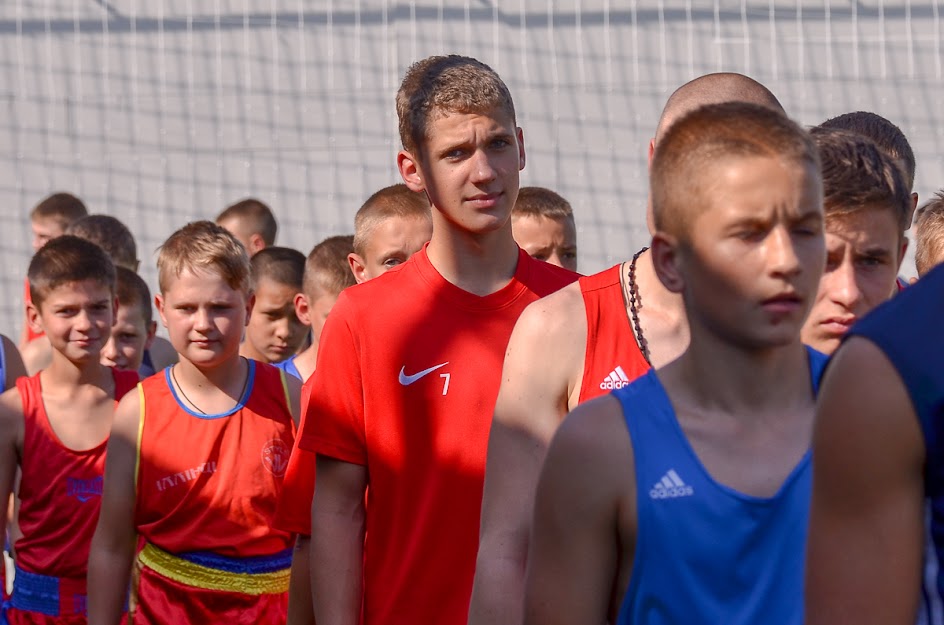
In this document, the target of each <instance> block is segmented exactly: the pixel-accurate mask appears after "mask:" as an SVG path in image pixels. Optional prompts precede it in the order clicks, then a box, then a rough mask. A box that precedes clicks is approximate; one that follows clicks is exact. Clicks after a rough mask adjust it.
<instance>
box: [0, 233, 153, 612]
mask: <svg viewBox="0 0 944 625" xmlns="http://www.w3.org/2000/svg"><path fill="white" fill-rule="evenodd" d="M28 275H29V281H30V291H31V293H32V302H31V303H30V304H29V307H28V312H29V321H30V324H31V325H32V326H33V328H34V329H35V330H43V331H45V335H46V336H47V337H48V339H49V342H50V344H51V346H52V361H51V363H50V365H49V367H48V368H46V369H44V370H43V371H41V372H39V373H37V374H36V375H34V376H33V377H30V378H26V377H23V378H20V379H19V380H18V381H17V383H16V388H15V389H11V390H10V391H8V392H7V393H4V395H3V396H2V397H0V501H4V502H5V501H7V498H8V496H9V494H10V492H11V489H12V488H13V479H14V475H15V473H16V469H17V466H19V469H20V472H21V476H22V477H21V480H20V483H19V490H18V495H19V500H20V506H19V513H18V519H17V522H18V528H19V532H20V538H19V539H18V540H17V541H16V545H15V548H16V566H17V573H16V577H15V579H14V585H13V595H12V598H11V602H10V605H9V609H8V610H7V612H6V621H5V622H7V621H8V622H9V623H11V624H19V623H49V624H54V623H81V622H84V620H85V610H86V581H85V576H86V564H87V561H88V553H89V544H90V541H91V538H92V531H93V530H94V527H95V523H96V521H97V518H98V511H99V504H100V501H101V494H102V475H103V471H104V464H105V441H106V440H107V439H108V434H109V430H110V428H111V424H112V419H113V416H114V413H115V404H116V402H117V400H119V399H120V398H121V397H122V395H124V394H125V393H126V392H127V391H129V390H130V389H132V388H133V387H134V385H135V384H136V383H137V381H138V376H137V374H136V373H134V372H123V371H117V370H114V369H112V368H109V367H106V366H103V365H101V364H100V363H99V358H100V352H101V349H102V347H103V346H104V345H105V342H106V341H107V340H108V337H109V333H110V331H111V326H112V318H113V315H114V310H115V296H114V290H115V269H114V266H113V265H112V262H111V260H110V259H109V258H108V256H107V255H106V254H105V252H104V251H103V250H102V249H101V248H99V247H98V246H97V245H95V244H93V243H90V242H88V241H85V240H83V239H80V238H77V237H73V236H69V235H62V236H59V237H57V238H55V239H54V240H52V241H50V242H48V243H47V244H46V245H45V246H43V247H42V248H41V249H40V250H39V251H38V252H37V253H36V254H35V255H34V257H33V260H32V262H31V263H30V268H29V274H28ZM5 520H6V519H5V515H3V517H2V518H0V524H4V523H5ZM3 534H4V532H3V528H2V527H0V535H3ZM122 598H123V597H122Z"/></svg>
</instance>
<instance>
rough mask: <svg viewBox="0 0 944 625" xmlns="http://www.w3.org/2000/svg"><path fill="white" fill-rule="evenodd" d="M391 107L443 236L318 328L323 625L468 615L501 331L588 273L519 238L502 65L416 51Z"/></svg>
mask: <svg viewBox="0 0 944 625" xmlns="http://www.w3.org/2000/svg"><path fill="white" fill-rule="evenodd" d="M397 110H398V113H399V116H400V135H401V140H402V141H403V146H404V149H403V150H402V151H401V152H400V153H399V155H398V157H397V162H398V165H399V169H400V173H401V175H402V177H403V179H404V181H405V182H406V184H407V185H408V186H409V187H410V188H411V189H413V190H414V191H425V192H426V194H427V196H428V197H429V199H430V203H431V205H432V207H433V210H432V215H433V235H432V239H431V240H430V243H429V244H428V245H427V246H426V247H425V248H424V250H423V251H421V252H420V253H418V254H416V255H415V256H413V257H412V258H411V259H410V260H409V261H407V262H406V263H404V264H403V265H401V266H400V267H398V268H396V269H394V270H392V271H390V272H388V273H387V274H385V275H383V276H381V277H379V278H377V279H375V280H372V281H370V282H367V283H365V284H361V285H358V286H355V287H352V288H350V289H348V290H346V291H345V292H344V293H342V294H341V297H340V298H339V299H338V302H337V304H336V305H335V308H334V309H333V310H332V311H331V315H330V316H329V317H328V321H327V323H326V325H325V329H324V331H323V333H322V337H321V348H320V351H319V354H318V366H317V368H316V370H315V374H314V376H313V377H312V379H311V380H310V382H309V383H310V384H311V385H312V389H311V395H310V399H309V404H308V410H307V413H306V422H305V428H304V430H303V432H302V440H301V442H300V446H301V447H302V448H308V449H311V450H314V451H315V452H316V453H317V454H318V459H317V473H318V484H317V487H316V489H315V498H314V505H313V507H312V537H311V541H312V552H311V553H312V562H311V575H312V592H313V595H314V609H315V617H316V620H317V622H318V624H319V625H340V624H347V625H354V624H356V623H358V621H359V620H360V619H361V618H362V619H363V623H365V625H373V624H379V623H383V624H384V625H396V624H399V623H410V624H411V625H412V624H414V623H426V624H433V625H435V624H437V623H443V624H446V623H448V624H453V623H460V622H464V621H465V619H466V616H467V613H468V606H469V595H470V592H471V588H472V574H473V570H474V567H475V553H476V549H477V544H478V525H479V511H480V510H479V508H480V503H481V497H482V482H483V478H484V471H485V448H486V443H487V439H488V431H489V427H490V424H491V416H492V410H493V408H494V405H495V398H496V396H497V394H498V385H499V382H500V378H501V368H502V359H503V357H504V353H505V346H506V344H507V342H508V337H509V336H510V334H511V330H512V327H513V326H514V323H515V320H516V319H517V318H518V315H519V314H520V312H521V310H522V309H523V308H524V307H525V306H526V305H527V304H529V303H530V302H532V301H534V300H535V299H537V298H539V297H542V296H544V295H546V294H548V293H550V292H552V291H554V290H556V289H558V288H560V287H562V286H564V285H566V284H568V283H570V282H572V281H573V280H574V279H575V278H576V275H575V274H573V273H571V272H569V271H566V270H563V269H560V268H558V267H554V266H552V265H549V264H547V263H544V262H541V261H536V260H533V259H531V258H530V257H529V256H528V255H527V254H526V253H525V252H523V251H521V250H519V248H518V246H517V245H516V244H515V242H514V239H513V238H512V232H511V223H510V219H509V217H510V213H511V209H512V206H514V203H515V198H516V196H517V193H518V172H519V171H520V170H521V168H523V167H524V163H525V153H524V144H523V136H522V133H521V130H520V129H519V128H517V127H516V125H515V116H514V105H513V103H512V100H511V95H510V94H509V92H508V89H507V87H506V86H505V85H504V83H503V82H502V81H501V79H500V78H499V77H498V76H497V75H496V74H495V72H494V71H492V70H491V69H490V68H489V67H487V66H486V65H484V64H482V63H480V62H478V61H476V60H474V59H470V58H466V57H458V56H450V57H432V58H428V59H425V60H423V61H420V62H418V63H416V64H414V65H413V66H412V67H411V68H410V70H409V71H408V72H407V75H406V77H405V78H404V80H403V83H402V85H401V88H400V91H399V93H398V95H397ZM368 486H369V488H368ZM365 491H366V492H367V501H366V507H365V500H364V494H365ZM365 532H366V537H365ZM362 611H363V615H362Z"/></svg>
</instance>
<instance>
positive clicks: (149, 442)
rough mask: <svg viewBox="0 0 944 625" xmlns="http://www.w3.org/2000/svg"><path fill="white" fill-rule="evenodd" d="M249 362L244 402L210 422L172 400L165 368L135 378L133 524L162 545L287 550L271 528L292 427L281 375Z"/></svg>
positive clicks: (282, 535)
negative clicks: (137, 426) (137, 417)
mask: <svg viewBox="0 0 944 625" xmlns="http://www.w3.org/2000/svg"><path fill="white" fill-rule="evenodd" d="M249 363H250V367H251V369H250V376H251V380H250V382H249V388H248V389H247V395H248V399H247V400H244V402H245V405H243V404H240V405H239V406H237V407H236V408H234V409H233V411H231V412H230V413H227V414H224V415H211V416H210V417H209V418H208V417H201V416H196V415H193V414H192V413H190V412H189V411H187V410H186V409H185V408H183V407H182V406H181V404H180V403H178V401H177V399H176V398H175V396H174V393H173V391H172V390H171V386H170V379H169V378H170V369H165V370H164V374H163V375H154V376H151V377H149V378H147V379H146V380H144V381H143V382H141V388H142V390H143V402H144V409H143V411H142V418H143V419H144V425H143V428H142V434H141V438H140V440H139V460H138V492H137V501H136V504H135V526H136V528H137V531H138V533H139V534H140V535H141V536H142V537H143V538H144V539H145V540H147V541H148V542H150V543H153V544H154V545H156V546H158V547H160V548H161V549H163V550H165V551H168V552H170V553H185V552H190V551H212V552H214V553H217V554H219V555H223V556H227V557H231V558H244V557H249V556H259V555H270V554H274V553H277V552H280V551H283V550H285V549H287V548H289V547H290V546H291V536H290V534H289V533H288V532H282V531H277V530H273V529H272V528H271V527H270V525H271V524H272V520H273V516H274V514H275V506H276V503H277V501H278V496H279V491H280V490H281V487H282V478H283V476H284V474H285V468H286V465H287V464H288V456H289V453H290V450H291V448H292V443H293V442H294V439H295V425H294V422H293V421H292V414H291V409H290V408H289V406H288V404H287V403H286V397H285V390H284V388H283V385H282V375H283V373H282V372H281V371H279V370H278V369H276V368H275V367H272V366H269V365H265V364H262V363H258V362H255V361H252V360H250V361H249Z"/></svg>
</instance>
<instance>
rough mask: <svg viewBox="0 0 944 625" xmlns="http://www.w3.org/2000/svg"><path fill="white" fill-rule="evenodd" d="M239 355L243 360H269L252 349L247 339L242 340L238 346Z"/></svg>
mask: <svg viewBox="0 0 944 625" xmlns="http://www.w3.org/2000/svg"><path fill="white" fill-rule="evenodd" d="M239 355H240V356H242V357H243V358H251V359H253V360H258V361H259V362H269V359H268V358H266V357H265V355H264V354H263V353H261V352H260V351H259V350H257V349H256V348H255V347H253V345H252V343H250V342H249V339H248V338H244V339H243V342H242V343H240V345H239Z"/></svg>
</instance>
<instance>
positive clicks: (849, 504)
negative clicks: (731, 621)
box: [806, 338, 924, 625]
mask: <svg viewBox="0 0 944 625" xmlns="http://www.w3.org/2000/svg"><path fill="white" fill-rule="evenodd" d="M813 463H814V467H815V470H814V472H813V476H814V478H813V501H812V508H811V513H810V534H809V542H808V552H807V565H806V596H807V605H806V617H807V623H809V624H810V625H819V624H827V623H828V624H830V625H835V624H842V623H855V624H856V625H867V624H869V623H874V624H876V625H877V624H879V623H881V624H891V625H894V624H897V623H900V624H902V625H904V624H906V623H907V624H909V625H910V624H911V623H914V622H915V614H916V611H917V602H918V596H919V595H918V593H919V588H920V583H921V575H922V547H923V544H924V515H923V512H924V509H923V505H924V501H923V499H924V480H923V468H924V444H923V440H922V434H921V430H920V425H919V422H918V419H917V416H916V415H915V413H914V409H913V407H912V404H911V400H910V399H909V397H908V395H907V392H906V390H905V388H904V385H903V384H902V382H901V379H900V378H899V376H898V374H897V372H896V371H895V369H894V368H893V367H892V365H891V364H890V363H889V361H888V359H887V358H886V357H885V355H884V354H883V353H882V352H881V351H880V350H879V349H878V348H877V347H876V346H875V345H873V344H872V343H870V342H868V341H866V340H864V339H861V338H853V339H851V340H850V341H849V343H848V344H846V345H844V346H843V347H842V348H841V349H840V351H839V352H838V354H837V355H836V357H835V360H834V361H833V362H832V364H831V365H830V367H829V369H828V370H827V374H826V377H825V380H824V383H823V388H822V391H821V393H820V397H819V403H818V407H817V420H816V426H815V430H814V435H813Z"/></svg>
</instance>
